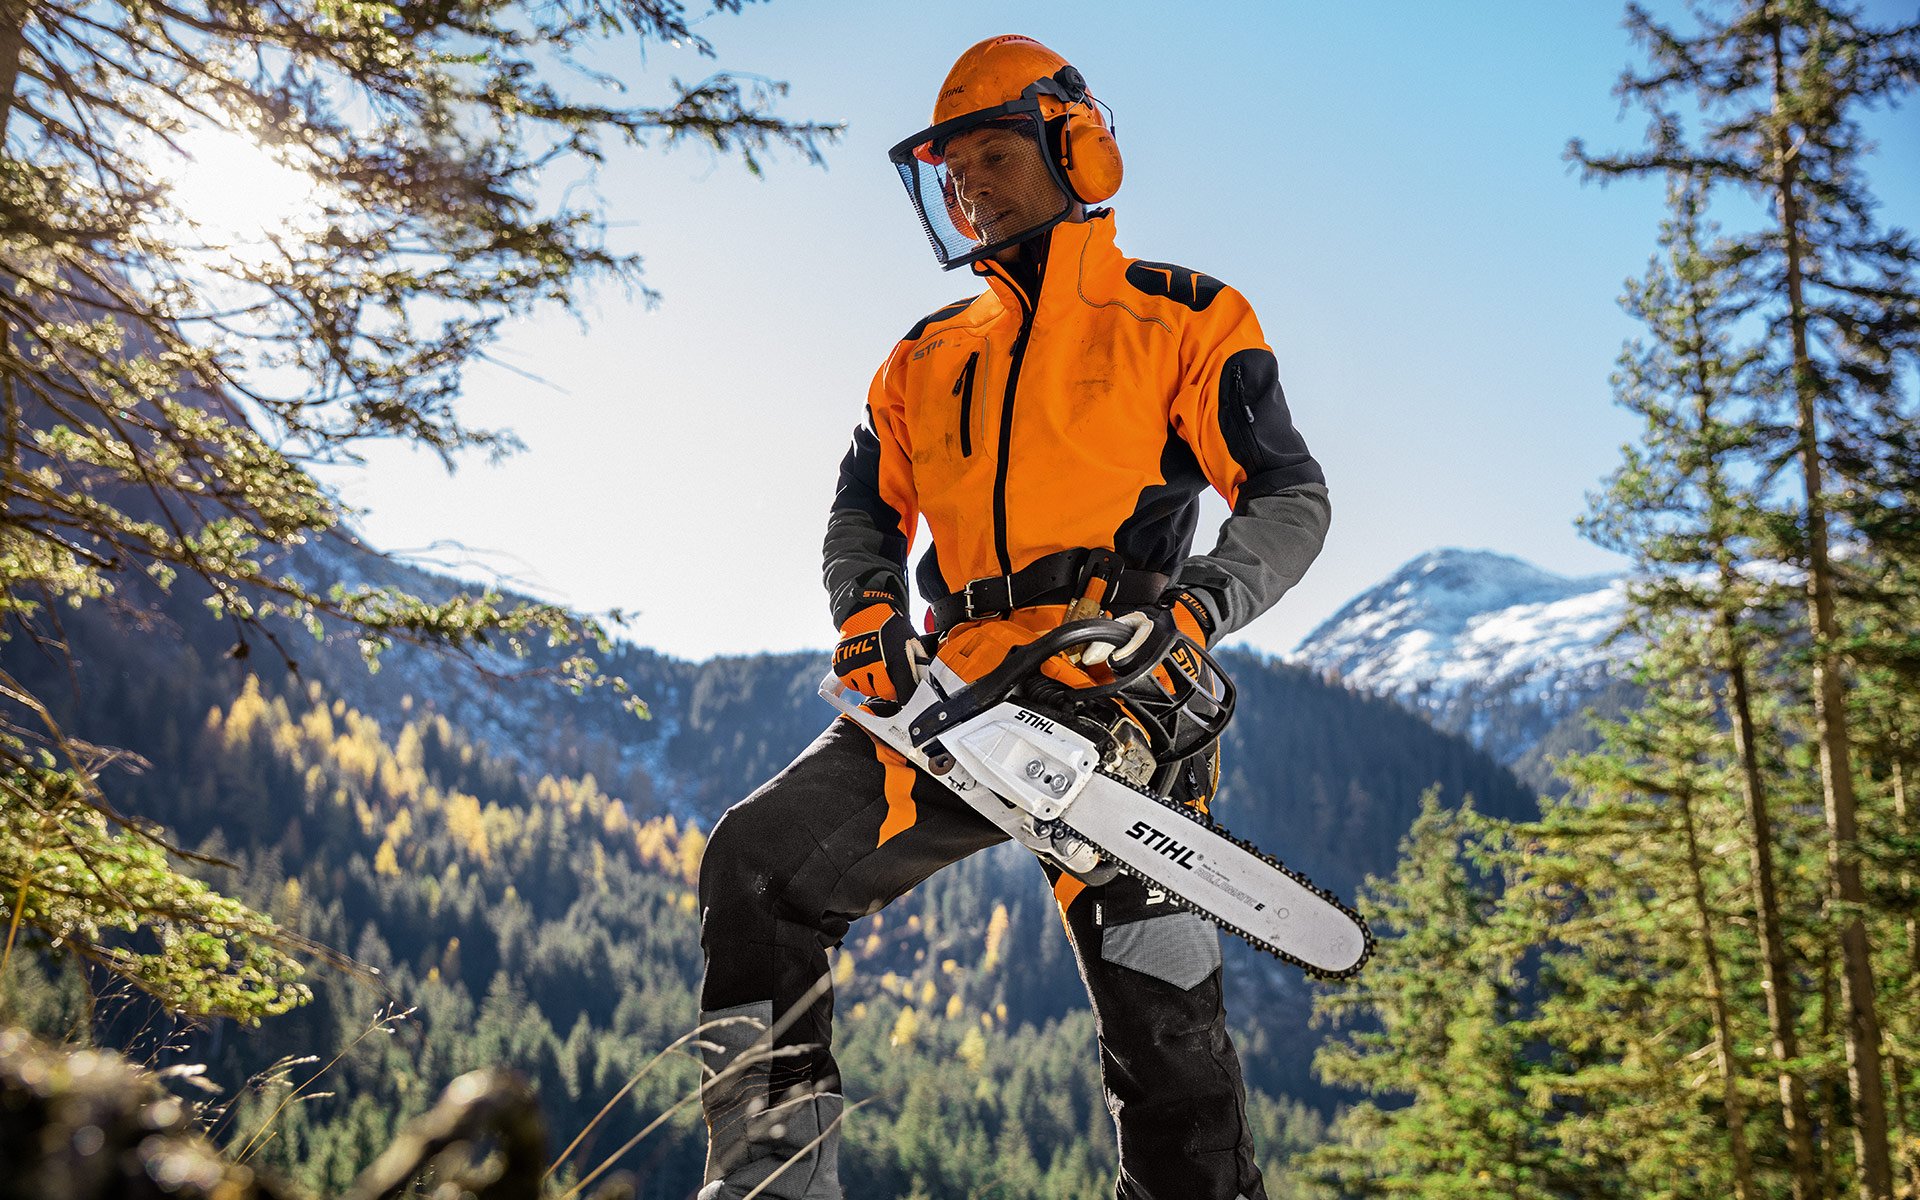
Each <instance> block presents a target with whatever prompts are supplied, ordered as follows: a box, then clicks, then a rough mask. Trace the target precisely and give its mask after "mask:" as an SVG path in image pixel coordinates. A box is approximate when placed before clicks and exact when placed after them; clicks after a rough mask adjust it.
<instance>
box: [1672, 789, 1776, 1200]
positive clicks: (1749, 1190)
mask: <svg viewBox="0 0 1920 1200" xmlns="http://www.w3.org/2000/svg"><path fill="white" fill-rule="evenodd" d="M1673 798H1674V800H1675V801H1677V802H1678V804H1679V806H1680V821H1681V825H1682V827H1683V829H1684V830H1685V832H1686V835H1687V877H1688V879H1689V880H1690V881H1691V883H1692V886H1693V911H1694V915H1695V917H1696V918H1697V919H1698V921H1699V926H1700V958H1701V962H1702V964H1703V965H1704V966H1705V967H1706V969H1707V1004H1708V1007H1709V1008H1711V1009H1712V1011H1713V1040H1714V1045H1715V1049H1716V1051H1717V1057H1718V1058H1719V1060H1720V1104H1721V1107H1722V1108H1723V1109H1724V1110H1725V1112H1726V1117H1727V1142H1728V1145H1729V1146H1730V1147H1731V1149H1732V1150H1733V1194H1734V1197H1735V1200H1754V1198H1755V1195H1756V1193H1755V1191H1754V1186H1753V1150H1752V1149H1751V1148H1750V1147H1749V1146H1748V1145H1747V1104H1746V1101H1745V1099H1743V1098H1742V1097H1741V1095H1740V1063H1739V1059H1738V1058H1737V1057H1736V1055H1735V1052H1734V1040H1733V1026H1732V1022H1731V1018H1730V1017H1729V1015H1728V1013H1727V991H1726V986H1725V984H1724V983H1723V982H1722V979H1721V974H1720V951H1719V949H1718V948H1717V947H1715V945H1714V944H1713V913H1712V909H1711V908H1709V907H1708V902H1707V881H1706V876H1705V872H1704V871H1703V870H1702V868H1701V865H1700V838H1699V834H1698V833H1697V831H1696V830H1695V829H1694V824H1693V794H1692V792H1691V791H1690V790H1688V789H1687V788H1686V787H1682V788H1680V789H1678V790H1677V791H1676V792H1675V793H1674V797H1673Z"/></svg>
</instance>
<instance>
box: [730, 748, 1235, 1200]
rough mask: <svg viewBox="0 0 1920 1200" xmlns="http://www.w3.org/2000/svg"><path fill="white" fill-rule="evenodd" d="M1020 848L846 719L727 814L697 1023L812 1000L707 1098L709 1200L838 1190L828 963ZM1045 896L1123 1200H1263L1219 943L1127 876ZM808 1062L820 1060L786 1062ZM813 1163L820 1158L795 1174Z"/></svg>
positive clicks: (771, 1013)
mask: <svg viewBox="0 0 1920 1200" xmlns="http://www.w3.org/2000/svg"><path fill="white" fill-rule="evenodd" d="M1005 840H1006V836H1005V834H1003V833H1002V832H1001V831H1000V830H999V829H998V828H996V827H995V826H994V825H993V823H992V822H990V821H988V820H987V819H986V818H985V817H983V816H981V815H980V814H979V813H977V812H975V811H974V810H973V809H972V808H971V807H969V806H968V805H967V804H966V802H965V801H963V800H961V799H960V798H959V797H958V796H955V795H954V794H953V793H952V792H950V791H949V790H948V789H947V788H946V787H945V786H943V785H942V784H941V783H940V782H939V781H938V780H936V779H934V778H932V777H931V776H929V775H927V774H926V773H924V772H922V771H920V770H919V769H918V768H916V767H914V766H913V765H911V764H910V763H908V762H907V761H906V760H905V759H903V758H901V757H900V756H899V755H898V754H896V753H895V752H894V751H893V750H891V749H890V748H888V747H885V746H882V745H879V744H878V743H876V742H875V741H874V739H873V738H872V737H871V736H870V735H868V734H867V732H866V731H865V730H863V729H861V728H860V727H859V726H857V725H855V724H854V723H853V722H852V721H849V720H846V719H838V720H835V721H834V723H833V724H832V725H831V726H830V727H829V728H828V729H827V731H826V732H825V733H823V734H822V735H821V736H820V737H819V739H818V740H816V741H815V742H814V743H813V745H811V746H809V747H808V748H807V749H806V750H805V751H804V752H802V754H801V755H800V757H798V758H797V759H795V760H794V761H793V763H792V764H791V765H790V766H788V767H787V768H786V769H785V770H784V771H782V772H781V773H780V774H779V775H777V776H776V777H774V778H773V779H772V780H771V781H769V782H768V783H767V784H766V785H765V786H763V787H761V788H760V789H759V790H758V791H756V792H754V793H753V794H752V795H751V796H749V797H747V799H745V800H743V801H741V802H740V803H739V804H737V805H735V806H734V807H733V808H731V809H729V810H728V811H727V813H726V815H725V816H724V817H723V818H722V819H721V820H720V823H719V824H718V825H716V826H715V827H714V830H713V834H712V836H711V838H710V839H709V840H708V842H707V847H706V857H705V860H704V862H703V864H702V866H701V870H700V905H701V932H700V940H701V946H702V947H703V949H704V950H705V952H706V960H707V970H706V978H705V981H704V983H703V985H702V990H701V1008H702V1009H703V1010H704V1013H705V1015H708V1016H729V1015H731V1016H749V1017H752V1018H754V1020H756V1021H758V1022H761V1023H765V1022H767V1021H768V1020H771V1019H777V1018H779V1017H781V1016H782V1015H783V1014H785V1013H787V1012H789V1010H791V1009H793V1008H794V1006H795V1005H796V1004H797V1003H798V1002H800V1001H802V1000H803V999H805V998H806V997H807V996H808V994H809V992H814V993H815V998H814V1000H813V1002H812V1003H811V1004H809V1005H808V1006H807V1007H806V1008H805V1009H804V1011H802V1012H801V1013H800V1014H799V1015H798V1017H797V1019H796V1020H794V1021H793V1022H792V1024H791V1025H790V1026H789V1027H787V1028H786V1029H785V1030H784V1031H782V1032H781V1033H780V1034H779V1035H778V1036H777V1037H776V1038H774V1039H773V1040H772V1048H773V1050H774V1052H775V1053H774V1055H773V1056H772V1057H770V1058H769V1059H768V1061H767V1066H766V1068H765V1069H764V1070H762V1071H759V1072H757V1073H756V1072H747V1073H744V1074H739V1076H738V1078H739V1080H742V1081H745V1082H738V1083H737V1084H729V1085H728V1086H722V1087H716V1088H715V1089H713V1090H712V1092H711V1094H710V1095H708V1096H707V1098H706V1109H707V1117H708V1126H709V1133H710V1137H711V1139H712V1140H711V1142H710V1151H709V1160H708V1173H707V1178H708V1181H709V1182H708V1187H707V1189H706V1190H704V1191H702V1193H701V1196H702V1197H703V1200H711V1198H718V1200H732V1198H734V1197H737V1196H740V1195H744V1194H745V1193H746V1192H747V1191H748V1190H750V1189H751V1188H752V1187H753V1186H754V1185H755V1184H757V1183H759V1182H761V1181H762V1180H764V1179H765V1178H766V1177H767V1176H768V1175H769V1174H771V1173H773V1172H774V1171H781V1172H782V1173H781V1175H780V1177H779V1178H778V1179H776V1180H774V1182H773V1183H772V1185H770V1186H769V1187H768V1188H767V1190H766V1191H765V1192H763V1193H762V1194H763V1195H766V1196H770V1197H794V1198H804V1200H823V1198H836V1197H838V1196H839V1195H840V1194H841V1193H840V1188H839V1182H838V1178H837V1174H836V1172H837V1160H836V1159H835V1157H834V1153H835V1148H836V1145H837V1139H836V1138H834V1137H833V1136H832V1135H831V1134H829V1133H827V1132H826V1128H827V1126H829V1125H830V1124H831V1122H832V1118H834V1117H837V1116H838V1115H839V1113H840V1111H841V1103H842V1101H841V1097H840V1095H839V1093H840V1090H841V1089H840V1081H839V1071H838V1068H837V1067H836V1065H835V1063H834V1059H833V1054H832V1050H831V1045H832V1019H833V998H832V995H831V992H830V991H826V990H824V989H823V988H822V987H821V985H822V984H823V981H824V980H825V978H826V976H827V973H828V960H827V951H828V949H829V948H830V947H833V946H836V945H838V944H839V943H840V941H841V939H842V938H843V937H844V936H845V935H846V933H847V929H848V927H849V925H850V924H851V923H852V922H853V921H854V920H856V919H858V918H860V917H862V916H866V915H868V914H869V913H873V912H877V911H878V910H879V909H881V908H882V907H883V906H885V905H886V904H887V903H888V902H890V901H892V900H894V899H895V898H897V897H898V896H900V895H901V894H902V893H904V892H906V891H907V890H909V889H910V888H912V887H913V886H914V885H916V884H918V883H919V882H920V881H922V880H924V879H926V878H927V877H928V876H929V875H932V874H933V873H934V872H935V871H937V870H939V869H940V868H942V867H944V866H946V865H947V864H949V863H952V862H955V861H958V860H959V859H961V858H964V857H966V856H967V855H969V854H973V853H975V852H976V851H979V850H983V849H985V848H987V847H989V846H993V845H996V844H998V843H1000V842H1002V841H1005ZM1049 882H1050V883H1054V884H1057V885H1059V886H1056V887H1055V895H1056V896H1057V897H1058V898H1059V899H1060V901H1061V904H1062V910H1063V913H1064V916H1065V919H1066V926H1067V930H1068V935H1069V940H1070V941H1071V943H1072V946H1073V951H1074V954H1075V956H1076V958H1077V960H1078V962H1079V966H1080V974H1081V978H1082V979H1083V980H1084V981H1085V983H1086V987H1087V994H1088V997H1089V998H1090V999H1091V1001H1092V1004H1093V1012H1094V1018H1095V1023H1096V1028H1097V1030H1098V1034H1099V1040H1100V1066H1101V1072H1102V1077H1103V1080H1104V1083H1105V1089H1106V1098H1107V1105H1108V1108H1109V1110H1110V1111H1111V1112H1112V1114H1113V1118H1114V1124H1115V1129H1116V1132H1117V1135H1118V1140H1119V1147H1120V1178H1119V1182H1118V1184H1117V1185H1116V1188H1115V1193H1114V1194H1115V1196H1116V1197H1118V1198H1119V1200H1264V1197H1265V1196H1266V1191H1265V1189H1264V1187H1263V1186H1262V1183H1261V1179H1260V1171H1259V1168H1258V1167H1257V1166H1256V1165H1255V1162H1254V1157H1253V1145H1252V1135H1251V1133H1250V1132H1249V1130H1248V1128H1247V1120H1246V1098H1245V1088H1244V1085H1243V1084H1242V1081H1241V1075H1240V1065H1239V1060H1238V1058H1237V1057H1236V1055H1235V1053H1234V1049H1233V1045H1232V1043H1231V1041H1230V1040H1229V1038H1228V1035H1227V1028H1226V1013H1225V1010H1224V1008H1223V1006H1222V1003H1221V978H1220V944H1219V937H1218V934H1217V933H1216V932H1215V930H1214V929H1213V927H1212V926H1211V925H1209V924H1208V923H1207V922H1205V921H1204V920H1202V919H1201V918H1199V917H1197V916H1195V915H1194V914H1192V913H1189V912H1186V911H1184V910H1182V909H1180V908H1179V907H1178V906H1176V905H1173V904H1170V903H1168V902H1167V901H1166V900H1165V899H1164V898H1163V897H1162V896H1160V895H1159V894H1158V893H1157V892H1152V891H1150V890H1149V889H1147V888H1146V887H1144V886H1143V885H1141V884H1140V883H1139V882H1138V881H1136V880H1133V879H1132V878H1130V877H1127V876H1124V875H1123V876H1121V877H1119V878H1117V879H1115V880H1114V881H1112V882H1110V883H1108V884H1105V885H1103V886H1100V887H1094V888H1081V887H1080V886H1079V882H1078V881H1077V880H1074V879H1071V878H1068V879H1067V880H1065V881H1064V883H1063V882H1062V881H1060V879H1059V877H1058V875H1057V874H1056V873H1054V872H1053V870H1052V869H1051V867H1049ZM718 1040H720V1041H722V1042H726V1041H727V1039H726V1038H725V1037H722V1038H720V1039H718ZM799 1047H810V1048H809V1049H806V1050H804V1051H799V1052H792V1053H787V1054H782V1053H781V1051H782V1049H783V1048H799ZM738 1050H739V1046H738V1045H730V1048H728V1049H724V1050H722V1051H721V1052H719V1053H718V1054H710V1056H709V1062H710V1063H711V1064H712V1065H713V1066H714V1067H715V1068H716V1069H719V1068H721V1067H723V1066H725V1064H726V1062H727V1061H728V1058H729V1056H730V1055H731V1054H733V1053H736V1052H738ZM808 1097H812V1099H811V1100H809V1099H807V1098H808ZM783 1102H784V1105H783ZM769 1110H770V1116H765V1115H762V1114H763V1113H765V1112H768V1111H769ZM803 1135H806V1136H804V1137H803ZM809 1144H812V1145H813V1148H812V1149H805V1148H806V1147H807V1146H808V1145H809ZM803 1151H804V1153H805V1154H806V1155H808V1156H810V1157H811V1159H812V1161H809V1162H804V1163H800V1162H796V1163H794V1164H793V1165H792V1166H791V1167H785V1169H784V1170H782V1168H783V1167H784V1165H785V1163H786V1160H788V1159H790V1158H794V1157H796V1156H800V1155H801V1154H802V1153H803Z"/></svg>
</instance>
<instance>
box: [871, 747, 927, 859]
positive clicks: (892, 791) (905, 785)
mask: <svg viewBox="0 0 1920 1200" xmlns="http://www.w3.org/2000/svg"><path fill="white" fill-rule="evenodd" d="M873 749H874V752H875V753H876V754H878V755H879V757H880V764H881V765H882V766H884V767H886V769H887V778H886V783H885V785H884V787H885V790H886V796H887V819H886V820H884V821H882V822H880V840H879V841H877V842H875V843H874V848H875V849H879V848H880V847H881V846H884V845H886V844H887V842H888V841H889V840H891V839H892V838H894V837H896V836H897V835H899V834H902V833H905V832H906V831H907V830H909V829H912V828H913V823H914V822H915V821H917V820H919V818H920V810H919V809H918V808H916V807H915V806H914V803H913V781H914V777H915V775H916V772H915V771H914V769H913V765H912V764H911V763H909V762H908V761H907V760H906V759H905V758H903V757H901V755H900V752H899V751H898V750H895V749H894V748H893V747H892V746H886V745H882V744H881V743H879V742H877V741H876V742H875V743H874V745H873Z"/></svg>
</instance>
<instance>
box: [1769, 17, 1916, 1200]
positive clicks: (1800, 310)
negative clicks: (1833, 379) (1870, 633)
mask: <svg viewBox="0 0 1920 1200" xmlns="http://www.w3.org/2000/svg"><path fill="white" fill-rule="evenodd" d="M1771 36H1772V42H1773V103H1774V111H1775V113H1776V114H1778V113H1779V112H1781V111H1782V110H1783V109H1784V108H1785V105H1786V100H1787V87H1786V50H1785V46H1784V38H1783V35H1782V32H1781V28H1780V24H1779V23H1778V22H1777V21H1776V22H1775V23H1774V25H1773V29H1772V32H1771ZM1789 132H1790V131H1789V123H1788V122H1787V121H1785V120H1782V121H1779V122H1778V123H1777V125H1776V127H1775V129H1774V167H1775V172H1776V174H1775V179H1774V186H1775V189H1776V191H1777V195H1778V199H1779V205H1780V232H1781V241H1782V244H1783V247H1784V249H1785V251H1786V261H1787V279H1786V284H1787V296H1786V300H1787V317H1788V326H1789V330H1790V332H1791V336H1792V354H1793V394H1794V407H1795V424H1796V426H1797V429H1796V432H1797V433H1798V435H1799V443H1800V444H1799V457H1800V475H1801V480H1802V482H1803V484H1804V490H1805V497H1806V517H1807V601H1808V603H1807V609H1808V614H1809V618H1810V625H1811V627H1812V633H1813V720H1814V736H1815V737H1816V738H1817V739H1818V741H1819V745H1820V778H1821V785H1822V790H1823V791H1824V793H1825V800H1826V813H1827V865H1828V873H1829V880H1828V889H1829V896H1830V900H1831V901H1832V902H1833V903H1834V906H1835V907H1836V908H1837V909H1839V910H1840V911H1839V912H1838V913H1837V914H1836V915H1837V916H1838V917H1839V919H1840V953H1841V971H1840V1005H1841V1008H1842V1010H1843V1012H1844V1015H1845V1029H1846V1042H1847V1089H1848V1091H1849V1093H1850V1094H1851V1096H1852V1099H1853V1110H1854V1114H1853V1115H1854V1120H1853V1141H1854V1154H1855V1158H1856V1161H1857V1162H1858V1164H1859V1170H1860V1200H1892V1196H1893V1169H1892V1163H1891V1160H1890V1157H1889V1154H1888V1147H1887V1101H1886V1085H1885V1082H1884V1080H1883V1077H1882V1070H1881V1062H1880V1021H1879V1017H1878V1015H1877V1014H1876V1012H1875V1006H1874V993H1873V963H1872V960H1871V950H1870V947H1869V946H1868V944H1867V926H1866V921H1865V919H1864V918H1863V917H1862V915H1861V913H1862V910H1863V909H1864V907H1865V904H1866V893H1865V890H1864V889H1863V888H1862V886H1861V882H1860V859H1859V855H1858V852H1857V849H1856V839H1857V837H1858V831H1857V829H1856V825H1855V800H1854V790H1853V763H1852V756H1851V742H1850V738H1849V734H1848V730H1847V707H1846V694H1845V688H1844V681H1843V679H1842V677H1841V671H1842V667H1841V662H1840V656H1839V654H1838V653H1837V652H1836V651H1835V649H1834V646H1835V643H1836V642H1837V640H1838V636H1839V627H1838V622H1837V621H1836V620H1835V618H1834V600H1833V593H1834V588H1833V564H1832V561H1831V560H1830V559H1829V557H1828V548H1827V536H1828V530H1827V509H1826V498H1825V495H1824V494H1823V491H1822V488H1823V484H1822V481H1821V475H1822V461H1821V453H1820V432H1819V427H1818V424H1817V420H1818V414H1817V412H1816V410H1815V404H1814V397H1815V392H1816V390H1817V384H1816V381H1815V377H1814V367H1813V358H1812V354H1811V352H1810V351H1809V350H1808V347H1807V310H1806V301H1805V291H1804V284H1803V279H1802V275H1801V257H1802V253H1803V246H1802V244H1801V237H1802V231H1801V224H1800V211H1799V200H1798V197H1797V196H1796V195H1795V190H1794V180H1795V174H1796V170H1797V168H1796V162H1797V159H1796V157H1795V149H1794V144H1793V141H1792V139H1791V138H1790V136H1789Z"/></svg>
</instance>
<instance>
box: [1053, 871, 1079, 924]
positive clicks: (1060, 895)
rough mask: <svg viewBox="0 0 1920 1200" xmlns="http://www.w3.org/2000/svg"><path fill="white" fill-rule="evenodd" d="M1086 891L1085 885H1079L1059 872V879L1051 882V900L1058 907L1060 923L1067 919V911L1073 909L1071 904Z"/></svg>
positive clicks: (1076, 880)
mask: <svg viewBox="0 0 1920 1200" xmlns="http://www.w3.org/2000/svg"><path fill="white" fill-rule="evenodd" d="M1086 890H1087V885H1086V884H1084V883H1081V882H1080V881H1079V880H1078V879H1075V878H1074V877H1073V876H1071V875H1068V874H1067V873H1065V872H1064V871H1063V872H1061V874H1060V878H1058V879H1056V880H1054V881H1053V898H1054V901H1055V902H1056V903H1058V904H1059V905H1060V919H1061V920H1062V921H1064V920H1066V919H1067V910H1068V909H1069V908H1072V907H1073V902H1074V901H1075V900H1077V899H1079V898H1080V893H1081V892H1084V891H1086Z"/></svg>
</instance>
